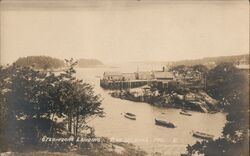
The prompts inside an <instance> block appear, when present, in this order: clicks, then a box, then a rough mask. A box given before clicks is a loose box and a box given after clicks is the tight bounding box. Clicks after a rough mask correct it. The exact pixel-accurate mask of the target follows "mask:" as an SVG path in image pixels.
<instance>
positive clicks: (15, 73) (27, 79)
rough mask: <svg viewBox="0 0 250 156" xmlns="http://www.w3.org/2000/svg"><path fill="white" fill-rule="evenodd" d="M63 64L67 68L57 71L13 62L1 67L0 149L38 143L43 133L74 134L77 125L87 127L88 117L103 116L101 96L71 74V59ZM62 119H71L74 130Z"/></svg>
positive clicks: (75, 133) (72, 72) (75, 134)
mask: <svg viewBox="0 0 250 156" xmlns="http://www.w3.org/2000/svg"><path fill="white" fill-rule="evenodd" d="M66 63H67V64H68V67H67V68H66V70H65V71H64V72H63V73H59V74H54V73H51V72H39V71H36V70H34V69H31V68H29V67H22V66H17V65H15V64H14V65H12V66H9V67H6V68H4V69H3V68H0V70H1V73H0V87H1V92H0V104H1V114H0V117H1V127H0V130H1V131H0V143H1V147H0V148H1V149H2V150H6V149H7V148H10V149H17V148H18V147H24V145H25V147H27V146H28V145H38V144H40V143H41V138H42V137H43V136H49V137H58V136H59V137H60V136H70V135H71V134H72V135H73V136H75V137H77V135H78V133H79V128H81V127H88V126H87V125H86V120H87V119H88V118H91V117H93V116H102V115H103V110H102V108H101V99H100V96H99V95H95V94H94V91H93V88H92V86H90V85H89V84H87V83H84V82H83V81H82V80H78V79H76V78H75V77H74V76H73V74H74V73H75V70H74V66H75V65H76V63H75V62H74V61H73V59H71V60H66ZM55 118H59V121H57V120H56V119H55ZM64 119H65V120H67V121H70V122H69V123H70V124H71V126H72V127H73V128H74V131H73V130H72V129H69V131H68V130H67V129H66V123H65V122H60V121H63V120H64ZM72 123H73V125H72ZM3 145H4V146H3ZM3 147H5V149H3Z"/></svg>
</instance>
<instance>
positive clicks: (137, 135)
mask: <svg viewBox="0 0 250 156" xmlns="http://www.w3.org/2000/svg"><path fill="white" fill-rule="evenodd" d="M152 69H154V70H157V69H158V70H159V69H161V67H160V66H158V67H157V66H149V65H148V66H146V65H143V66H139V67H138V66H135V67H132V66H131V67H129V66H126V65H122V66H121V67H120V68H84V69H77V73H76V76H77V77H78V78H81V79H83V80H85V81H86V82H88V83H90V84H92V85H94V86H95V91H96V93H98V94H101V96H102V98H103V103H102V107H103V108H104V111H105V113H106V116H105V117H104V118H95V119H94V120H92V121H91V122H89V124H90V125H91V126H93V127H94V128H95V130H96V135H98V136H104V137H108V138H111V139H114V140H116V141H127V142H131V143H133V144H135V145H137V146H139V147H140V148H142V149H143V150H145V151H147V152H148V153H149V154H150V153H154V152H159V153H162V154H163V155H179V154H180V153H181V152H185V150H186V146H187V144H193V143H195V142H196V140H199V139H197V138H194V137H192V134H191V131H192V130H197V131H203V132H207V133H210V134H213V135H215V136H216V137H219V136H220V135H221V132H222V128H223V126H224V124H225V122H226V119H225V114H222V113H217V114H205V113H199V112H192V116H184V115H180V114H179V112H180V110H178V109H166V108H157V107H154V106H151V105H149V104H146V103H141V102H132V101H127V100H121V99H117V98H113V97H111V96H110V95H109V94H108V91H104V90H103V89H102V88H100V86H99V79H100V76H102V74H103V72H104V71H123V72H134V71H136V70H140V71H142V70H152ZM124 112H132V113H135V114H136V115H137V118H136V121H133V120H129V119H127V118H124V116H123V115H122V114H123V113H124ZM155 118H163V119H166V120H168V121H171V122H173V123H174V124H175V125H176V126H177V128H175V129H170V128H165V127H161V126H156V125H155V124H154V119H155Z"/></svg>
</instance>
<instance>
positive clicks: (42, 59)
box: [15, 56, 64, 70]
mask: <svg viewBox="0 0 250 156" xmlns="http://www.w3.org/2000/svg"><path fill="white" fill-rule="evenodd" d="M15 64H16V65H19V66H24V67H34V68H35V69H45V70H47V69H56V68H61V67H64V62H63V61H62V60H59V59H57V58H52V57H49V56H27V57H21V58H19V59H18V60H17V61H16V62H15Z"/></svg>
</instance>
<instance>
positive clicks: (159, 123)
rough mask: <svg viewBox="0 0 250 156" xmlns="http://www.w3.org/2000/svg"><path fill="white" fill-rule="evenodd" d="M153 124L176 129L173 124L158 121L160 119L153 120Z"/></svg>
mask: <svg viewBox="0 0 250 156" xmlns="http://www.w3.org/2000/svg"><path fill="white" fill-rule="evenodd" d="M155 124H156V125H159V126H164V127H168V128H175V127H176V126H175V125H174V124H173V123H171V122H167V121H164V120H160V119H155Z"/></svg>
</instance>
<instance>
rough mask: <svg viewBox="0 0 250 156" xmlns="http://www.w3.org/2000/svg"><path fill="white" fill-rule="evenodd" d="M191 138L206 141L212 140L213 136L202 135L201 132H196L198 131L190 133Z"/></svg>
mask: <svg viewBox="0 0 250 156" xmlns="http://www.w3.org/2000/svg"><path fill="white" fill-rule="evenodd" d="M192 132H193V136H194V137H196V138H201V139H206V140H213V138H214V135H211V134H207V133H203V132H198V131H192Z"/></svg>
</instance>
